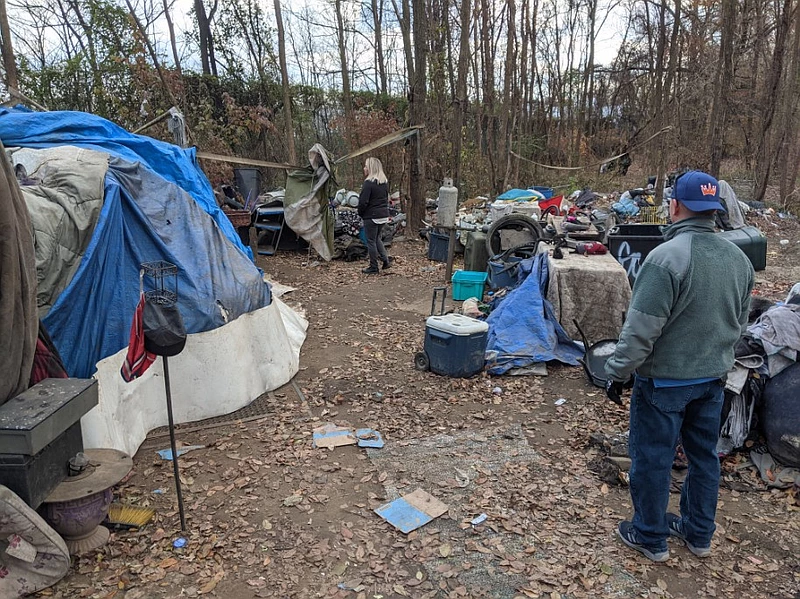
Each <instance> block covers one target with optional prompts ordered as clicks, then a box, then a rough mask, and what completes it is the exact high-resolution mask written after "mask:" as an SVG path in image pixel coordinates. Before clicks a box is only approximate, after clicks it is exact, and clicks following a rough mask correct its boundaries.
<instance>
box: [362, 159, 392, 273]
mask: <svg viewBox="0 0 800 599" xmlns="http://www.w3.org/2000/svg"><path fill="white" fill-rule="evenodd" d="M358 215H359V216H360V217H361V218H362V219H363V220H364V233H366V236H367V252H368V253H369V266H368V267H367V268H365V269H363V270H362V271H361V272H363V273H364V274H368V275H374V274H378V272H380V271H379V270H378V258H380V259H381V261H382V262H383V269H384V270H386V269H387V268H389V266H391V262H390V261H389V256H388V255H387V254H386V248H384V247H383V241H381V229H383V225H385V224H386V223H388V222H389V183H388V182H387V180H386V175H385V174H384V172H383V165H382V164H381V161H380V160H378V159H377V158H372V157H370V158H367V160H366V162H364V184H363V185H362V186H361V194H360V195H359V196H358Z"/></svg>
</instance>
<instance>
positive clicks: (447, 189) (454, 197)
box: [436, 179, 458, 227]
mask: <svg viewBox="0 0 800 599" xmlns="http://www.w3.org/2000/svg"><path fill="white" fill-rule="evenodd" d="M457 211H458V188H456V187H453V180H452V179H445V180H444V182H443V184H442V186H441V187H440V188H439V204H438V207H437V209H436V224H437V225H438V226H440V227H455V225H456V212H457Z"/></svg>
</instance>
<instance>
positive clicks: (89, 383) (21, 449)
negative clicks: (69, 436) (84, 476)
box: [0, 379, 97, 458]
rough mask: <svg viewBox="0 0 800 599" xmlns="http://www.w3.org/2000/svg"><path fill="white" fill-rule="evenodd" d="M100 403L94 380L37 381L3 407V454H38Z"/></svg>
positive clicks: (0, 443) (0, 409)
mask: <svg viewBox="0 0 800 599" xmlns="http://www.w3.org/2000/svg"><path fill="white" fill-rule="evenodd" d="M96 405H97V381H96V380H94V379H45V380H43V381H42V382H40V383H37V384H36V385H34V386H33V387H31V388H30V389H28V390H27V391H25V392H24V393H20V394H19V395H18V396H17V397H14V398H13V399H10V400H8V401H7V402H6V403H4V404H3V405H2V406H0V454H4V453H5V454H22V455H36V454H37V453H39V452H40V451H41V450H42V449H44V448H45V447H46V446H47V445H49V444H50V443H52V442H53V441H54V440H55V439H56V438H58V437H59V436H60V435H61V433H63V432H64V431H66V430H67V429H68V428H69V427H71V426H72V425H73V424H75V423H76V422H78V421H79V420H80V419H81V417H82V416H83V415H84V414H86V412H88V411H89V410H91V409H92V408H93V407H94V406H96ZM69 457H71V456H68V458H69Z"/></svg>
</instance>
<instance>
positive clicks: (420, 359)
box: [414, 351, 431, 372]
mask: <svg viewBox="0 0 800 599" xmlns="http://www.w3.org/2000/svg"><path fill="white" fill-rule="evenodd" d="M414 368H416V369H417V370H419V371H421V372H428V371H429V370H430V369H431V363H430V360H428V354H426V353H425V352H424V351H421V352H417V353H416V354H414Z"/></svg>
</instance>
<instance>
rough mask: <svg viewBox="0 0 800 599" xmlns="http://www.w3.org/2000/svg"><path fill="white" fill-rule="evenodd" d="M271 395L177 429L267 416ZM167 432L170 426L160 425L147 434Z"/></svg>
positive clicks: (159, 435) (205, 426) (149, 435)
mask: <svg viewBox="0 0 800 599" xmlns="http://www.w3.org/2000/svg"><path fill="white" fill-rule="evenodd" d="M270 395H272V392H269V393H264V394H263V395H261V396H260V397H257V398H256V399H254V400H253V401H252V402H251V403H249V404H248V405H246V406H245V407H243V408H240V409H238V410H236V411H235V412H231V413H230V414H223V415H222V416H215V417H214V418H206V419H205V420H195V421H194V422H184V423H182V424H177V425H175V430H176V431H185V430H186V429H201V428H208V427H211V426H213V425H219V424H229V423H232V422H236V421H237V420H248V419H253V418H261V417H264V416H267V415H268V414H269V413H270V411H271V409H272V406H271V405H270V401H271V399H274V396H273V397H272V398H270ZM167 434H169V427H166V426H160V427H158V428H156V429H153V430H152V431H150V432H149V433H148V434H147V436H148V437H161V436H164V435H167Z"/></svg>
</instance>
